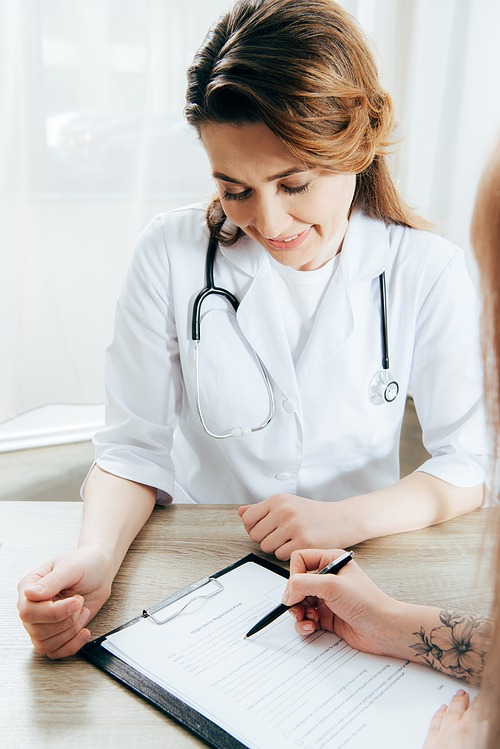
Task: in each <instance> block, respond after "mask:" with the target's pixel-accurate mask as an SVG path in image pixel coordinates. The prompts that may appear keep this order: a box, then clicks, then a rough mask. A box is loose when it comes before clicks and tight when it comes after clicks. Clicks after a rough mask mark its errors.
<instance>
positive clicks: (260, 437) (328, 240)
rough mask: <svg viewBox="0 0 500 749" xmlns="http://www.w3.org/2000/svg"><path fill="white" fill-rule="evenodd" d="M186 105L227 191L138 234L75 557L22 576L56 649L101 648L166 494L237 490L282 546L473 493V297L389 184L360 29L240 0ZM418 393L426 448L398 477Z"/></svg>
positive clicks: (476, 399)
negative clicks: (117, 594) (104, 627)
mask: <svg viewBox="0 0 500 749" xmlns="http://www.w3.org/2000/svg"><path fill="white" fill-rule="evenodd" d="M186 115H187V118H188V120H189V122H190V123H191V124H192V125H193V126H194V127H195V128H196V129H197V131H198V134H199V136H200V139H201V141H202V143H203V145H204V147H205V150H206V152H207V155H208V158H209V161H210V164H211V169H212V174H213V177H214V180H215V182H216V185H217V191H218V196H217V198H215V199H214V200H213V201H212V202H211V204H210V205H209V207H208V209H207V207H206V206H189V207H186V208H182V209H178V210H175V211H172V212H171V213H168V214H163V215H161V216H158V217H157V218H156V219H154V220H153V221H152V222H151V224H150V225H149V226H148V227H147V228H146V229H145V230H144V232H143V234H142V235H141V237H140V239H139V242H138V245H137V248H136V251H135V254H134V257H133V259H132V263H131V266H130V270H129V273H128V276H127V279H126V282H125V285H124V288H123V291H122V294H121V296H120V300H119V303H118V310H117V317H116V324H115V334H114V338H113V342H112V343H111V345H110V347H109V350H108V356H107V365H106V366H107V368H106V390H107V405H106V426H105V428H104V429H103V430H102V431H101V432H100V433H98V434H97V435H96V437H95V440H94V443H95V447H96V463H95V465H94V466H93V468H92V470H91V472H90V474H89V477H88V479H87V481H86V484H85V486H84V489H83V493H84V498H85V511H84V522H83V528H82V534H81V537H80V542H79V548H78V550H77V551H75V552H74V553H73V554H70V555H67V556H65V557H63V558H62V559H58V560H51V561H50V562H49V563H47V564H46V565H44V566H43V567H41V568H40V569H39V570H37V571H35V572H34V573H32V574H31V575H28V577H27V578H25V579H24V580H23V581H22V583H21V584H20V599H19V610H20V613H21V617H22V618H23V621H24V622H25V625H26V629H27V630H28V632H29V634H30V636H31V638H32V640H33V642H34V644H35V647H36V648H37V650H39V652H45V653H47V654H49V655H50V656H51V657H61V656H63V655H68V654H70V653H73V652H75V651H76V650H77V649H78V648H79V647H81V645H83V644H84V642H85V641H86V640H87V639H88V637H89V636H90V633H89V632H88V630H87V629H85V624H86V623H87V621H88V620H89V619H90V618H91V616H93V615H94V614H95V613H96V611H97V610H98V609H99V607H100V606H101V605H102V604H103V603H104V601H105V600H106V599H107V597H108V595H109V591H110V587H111V583H112V580H113V578H114V576H115V574H116V572H117V570H118V568H119V566H120V564H121V561H122V559H123V556H124V554H125V553H126V550H127V548H128V546H129V544H130V543H131V541H132V539H133V538H134V537H135V535H136V534H137V532H138V531H139V530H140V528H141V527H142V525H143V524H144V522H145V521H146V520H147V518H148V517H149V514H150V512H151V510H152V508H153V506H154V504H155V502H157V501H158V502H161V503H168V502H171V501H174V502H196V503H237V504H239V505H241V507H240V510H239V512H240V515H241V517H242V521H243V524H244V527H245V528H246V530H247V532H248V533H249V534H250V537H251V538H252V540H254V541H256V542H257V543H259V544H260V545H261V548H262V550H263V551H264V552H267V553H274V554H276V556H277V557H278V558H280V559H289V558H290V555H291V553H292V551H294V550H295V549H300V548H306V547H309V548H317V547H321V548H325V549H326V548H331V547H332V546H336V547H340V546H346V545H351V544H355V543H358V542H360V541H362V540H364V539H367V538H372V537H375V536H380V535H385V534H388V533H396V532H399V531H405V530H411V529H414V528H421V527H424V526H427V525H430V524H433V523H437V522H441V521H443V520H446V519H448V518H451V517H454V516H456V515H459V514H463V513H465V512H468V511H470V510H472V509H474V508H476V507H478V506H479V505H480V504H481V502H482V498H483V494H482V487H483V482H484V476H485V462H486V458H485V453H486V452H487V450H486V447H485V444H486V440H485V430H484V414H483V406H482V372H481V365H480V355H479V335H478V304H477V299H476V295H475V292H474V289H473V287H472V284H471V282H470V279H469V277H468V274H467V270H466V268H465V263H464V257H463V253H462V252H461V251H460V250H459V249H458V248H457V247H454V246H453V245H451V244H450V243H449V242H447V241H445V240H444V239H442V238H440V237H438V236H436V235H434V234H431V233H430V232H428V231H425V223H424V222H423V221H422V219H419V218H418V217H417V216H416V215H415V214H414V213H413V212H412V211H411V210H410V209H409V208H408V206H406V205H405V203H404V202H403V201H402V199H401V198H400V196H399V194H398V192H397V190H396V188H395V186H394V183H393V181H392V178H391V176H390V173H389V170H388V167H387V163H386V151H387V149H388V147H389V144H390V136H391V131H392V127H393V122H394V114H393V107H392V103H391V99H390V97H389V96H388V94H387V93H386V92H385V91H384V90H383V89H382V88H381V86H380V82H379V80H378V75H377V70H376V66H375V63H374V60H373V55H372V53H371V50H370V46H369V43H368V41H367V39H366V38H365V36H364V34H363V32H362V31H361V30H360V28H359V26H358V25H357V23H356V22H355V20H354V19H353V18H352V17H351V16H350V15H349V14H348V13H346V12H345V11H344V10H343V9H342V8H341V7H340V6H339V5H337V4H336V3H334V2H330V0H243V1H242V2H239V3H237V4H236V5H235V6H234V8H233V9H232V10H230V11H229V12H228V13H227V14H225V15H224V16H223V17H222V18H221V20H220V21H219V22H218V23H217V24H216V25H215V26H214V28H213V29H212V30H211V32H210V33H209V35H208V36H207V38H206V40H205V42H204V44H203V45H202V47H201V49H200V50H199V52H198V54H197V55H196V57H195V60H194V62H193V65H192V66H191V68H190V70H189V72H188V91H187V104H186ZM200 290H202V291H201V292H200ZM410 384H411V388H412V394H413V397H414V401H415V404H416V408H417V411H418V414H419V418H420V421H421V423H422V426H423V434H424V443H425V445H426V447H427V449H428V451H429V452H430V454H431V457H430V459H429V460H428V461H426V462H425V463H424V464H423V465H422V466H421V467H420V469H419V470H418V471H416V472H415V473H413V474H412V475H411V476H407V477H405V478H404V479H402V480H400V479H399V436H400V431H401V424H402V419H403V414H404V408H405V401H406V394H407V391H408V388H409V386H410ZM35 583H36V584H35ZM61 591H64V596H63V599H62V600H53V599H54V598H55V597H60V596H59V594H60V592H61Z"/></svg>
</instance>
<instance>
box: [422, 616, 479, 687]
mask: <svg viewBox="0 0 500 749" xmlns="http://www.w3.org/2000/svg"><path fill="white" fill-rule="evenodd" d="M439 618H440V620H441V622H442V623H443V626H442V627H435V628H434V629H433V630H431V633H430V635H429V636H427V635H426V633H425V630H424V629H423V627H421V628H420V632H413V634H414V635H415V636H416V637H417V638H418V641H417V642H416V643H415V644H414V645H410V647H411V648H412V649H413V650H415V652H416V653H417V656H418V659H419V661H420V662H422V663H425V664H426V665H428V666H430V667H431V668H435V669H437V670H438V671H442V672H444V673H447V674H450V675H451V676H455V677H457V678H458V679H462V680H464V681H470V682H473V683H478V682H479V680H480V675H481V672H482V670H483V667H484V656H485V653H486V652H487V651H488V647H489V644H490V640H491V622H490V621H489V620H488V619H487V618H486V617H479V616H472V615H462V614H457V613H455V612H454V611H441V613H440V614H439Z"/></svg>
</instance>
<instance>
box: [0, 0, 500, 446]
mask: <svg viewBox="0 0 500 749" xmlns="http://www.w3.org/2000/svg"><path fill="white" fill-rule="evenodd" d="M230 4H231V2H230V0H225V1H222V0H183V2H182V3H179V2H178V0H0V355H1V363H0V421H4V422H6V423H5V424H3V425H2V426H0V442H1V438H2V433H3V434H4V435H5V434H6V433H8V432H9V430H12V429H14V431H15V424H16V423H17V422H18V420H17V419H15V418H14V417H17V416H18V415H19V414H26V412H31V410H32V409H37V408H38V409H39V407H42V406H43V407H46V408H45V411H43V413H47V414H49V412H50V408H48V406H49V405H50V404H80V405H82V404H99V403H102V401H103V357H104V350H105V347H106V344H107V342H108V340H109V338H110V335H111V331H112V322H113V314H114V307H115V303H116V298H117V295H118V291H119V288H120V285H121V282H122V279H123V275H124V272H125V269H126V267H127V263H128V260H129V257H130V252H131V249H132V247H133V244H134V241H135V239H136V237H137V235H138V233H139V231H140V230H141V228H142V227H143V226H144V225H145V224H146V223H147V222H148V221H149V219H150V218H151V217H152V216H154V215H155V214H156V213H157V212H158V211H163V210H168V209H170V208H173V207H175V206H179V205H183V204H186V203H189V202H192V201H196V200H204V199H206V198H207V197H208V196H209V195H210V194H211V192H212V189H213V187H212V184H211V180H210V177H209V173H208V169H207V164H206V159H205V156H204V154H203V152H202V149H201V147H200V146H199V144H198V143H197V141H196V137H195V136H194V134H193V133H191V132H190V131H189V130H188V128H187V126H186V125H185V124H184V121H183V105H184V90H185V71H186V68H187V66H188V64H189V62H190V60H191V59H192V56H193V54H194V52H195V50H196V48H197V47H198V46H199V44H200V43H201V41H202V39H203V37H204V34H205V32H206V30H207V29H208V27H209V25H210V24H211V23H212V22H213V21H214V20H215V19H216V18H217V16H218V15H219V13H220V12H222V11H223V10H224V9H226V8H227V7H228V6H229V5H230ZM342 4H343V5H344V6H345V7H346V8H347V10H349V11H350V12H352V13H353V14H354V15H355V16H356V17H357V18H358V19H359V21H360V22H361V24H362V25H363V26H364V28H365V30H366V31H367V32H368V33H369V34H370V35H371V36H372V38H373V39H374V41H375V44H376V47H377V49H378V53H379V60H380V67H381V71H382V79H383V81H384V84H385V86H386V88H387V89H388V90H389V91H390V92H391V94H392V95H393V97H394V100H395V104H396V109H397V114H398V120H399V125H398V129H397V136H398V138H400V139H401V142H400V145H399V149H398V153H397V155H396V156H395V157H394V167H395V171H396V174H397V177H398V181H399V185H400V188H401V189H402V191H403V193H404V195H405V197H406V198H407V199H408V201H409V202H410V203H411V204H412V205H413V206H415V207H418V208H419V209H421V211H422V212H423V213H424V214H425V215H428V216H429V217H430V218H432V219H434V220H436V221H437V222H438V224H439V225H440V226H442V227H443V231H444V232H445V234H446V236H448V237H449V238H450V239H451V240H452V241H454V242H456V243H457V244H459V245H461V246H463V247H466V248H467V247H468V246H469V221H470V215H471V211H472V207H473V198H474V192H475V188H476V185H477V181H478V177H479V174H480V172H481V169H482V167H483V165H484V162H485V159H486V156H487V152H488V149H489V147H490V145H491V143H492V140H493V137H494V134H495V133H496V131H497V129H498V128H499V127H500V96H499V80H500V61H499V60H500V57H499V55H498V51H497V45H498V35H499V32H500V3H499V2H498V0H439V1H438V2H436V0H343V3H342ZM471 269H472V272H473V271H474V269H473V263H471ZM59 408H61V407H60V406H59ZM74 408H75V406H73V412H74ZM73 412H71V413H73ZM35 413H36V412H35ZM73 418H78V417H74V416H71V419H73ZM22 419H26V415H25V416H23V417H21V420H22ZM7 420H11V421H7ZM42 420H43V419H42ZM23 423H24V422H23ZM47 429H48V427H47ZM38 431H39V432H43V431H44V430H43V426H42V427H41V428H40V429H38ZM46 431H47V430H46ZM71 438H74V433H73V437H70V439H71ZM46 441H47V439H45V442H46ZM54 441H57V439H56V438H54ZM0 449H1V447H0Z"/></svg>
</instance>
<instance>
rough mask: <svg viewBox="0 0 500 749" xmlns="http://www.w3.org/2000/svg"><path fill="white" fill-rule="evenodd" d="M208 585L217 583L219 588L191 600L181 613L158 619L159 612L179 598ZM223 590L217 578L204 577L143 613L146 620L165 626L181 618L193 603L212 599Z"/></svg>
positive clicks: (177, 612)
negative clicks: (176, 618) (180, 615)
mask: <svg viewBox="0 0 500 749" xmlns="http://www.w3.org/2000/svg"><path fill="white" fill-rule="evenodd" d="M208 583H215V585H216V586H217V589H216V590H213V591H212V592H211V593H207V594H206V595H204V596H195V597H194V598H191V600H190V601H188V602H187V603H186V605H185V606H183V607H182V608H181V609H179V611H176V612H175V614H171V615H170V616H167V618H166V619H158V618H157V617H156V616H155V614H156V612H157V611H160V610H161V609H164V608H165V607H166V606H169V605H170V604H171V603H174V602H175V601H178V600H179V598H184V596H187V595H189V593H192V592H193V591H195V590H198V588H202V587H203V586H204V585H207V584H208ZM223 590H224V586H223V585H222V583H221V582H219V580H217V579H216V578H215V577H202V578H200V579H199V580H196V582H194V583H191V585H188V586H187V588H183V589H182V590H178V591H177V592H176V593H172V595H171V596H169V597H168V598H165V599H164V600H163V601H160V603H157V604H155V605H154V606H151V608H149V609H144V611H143V612H142V615H143V617H144V618H146V617H149V618H150V619H152V620H153V621H154V623H155V624H165V623H166V622H169V621H170V620H171V619H175V617H176V616H179V614H181V613H182V612H183V611H184V609H185V608H187V607H188V606H190V605H191V604H192V603H193V601H199V600H201V599H207V598H212V596H216V595H217V593H220V592H221V591H223Z"/></svg>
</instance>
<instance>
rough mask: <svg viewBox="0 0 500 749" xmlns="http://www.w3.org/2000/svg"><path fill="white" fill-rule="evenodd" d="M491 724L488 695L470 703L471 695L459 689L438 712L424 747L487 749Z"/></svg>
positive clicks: (479, 696)
mask: <svg viewBox="0 0 500 749" xmlns="http://www.w3.org/2000/svg"><path fill="white" fill-rule="evenodd" d="M488 725H489V724H488V720H487V715H486V712H485V702H484V695H482V694H481V693H480V694H479V695H478V696H477V697H476V699H475V700H474V701H473V702H472V703H471V704H469V695H468V694H467V692H464V690H463V689H459V691H458V692H457V693H456V695H455V696H454V697H453V699H452V701H451V702H450V704H449V706H446V705H443V706H442V707H441V708H440V709H439V710H438V711H437V713H436V714H435V715H434V717H433V719H432V721H431V725H430V728H429V733H428V734H427V738H426V740H425V744H424V746H423V749H449V747H453V749H485V748H486V746H487V736H488Z"/></svg>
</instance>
